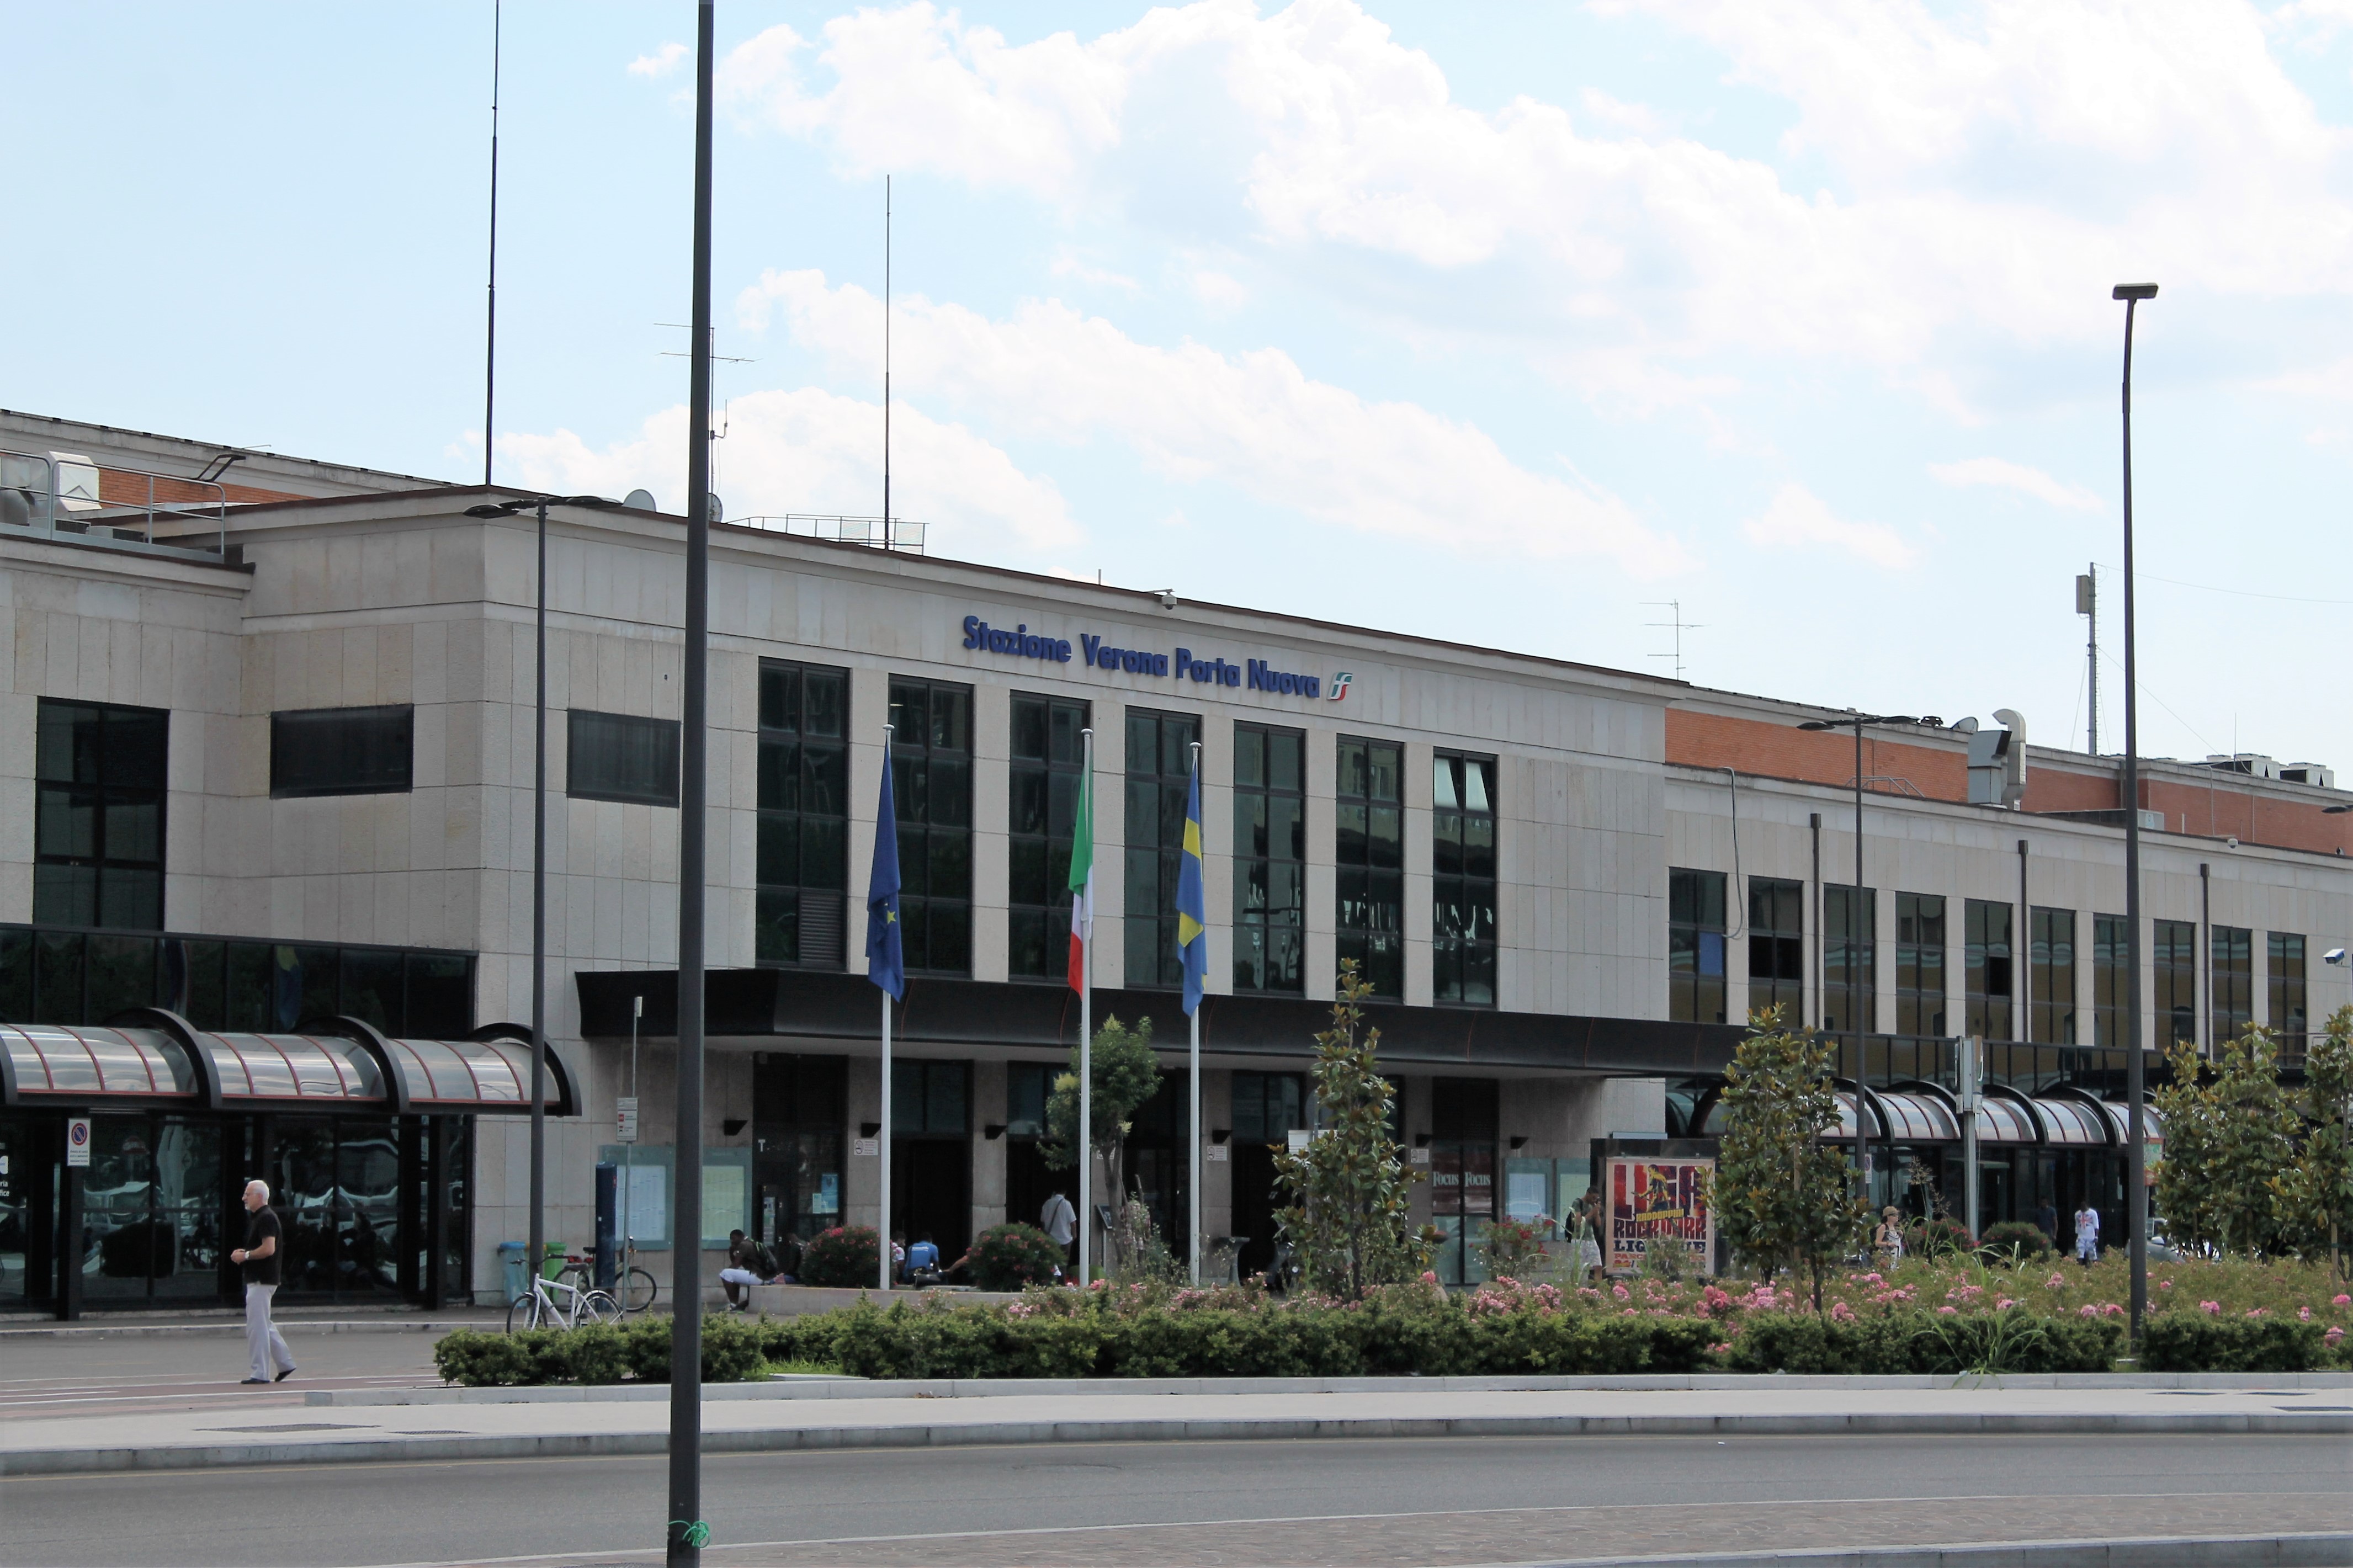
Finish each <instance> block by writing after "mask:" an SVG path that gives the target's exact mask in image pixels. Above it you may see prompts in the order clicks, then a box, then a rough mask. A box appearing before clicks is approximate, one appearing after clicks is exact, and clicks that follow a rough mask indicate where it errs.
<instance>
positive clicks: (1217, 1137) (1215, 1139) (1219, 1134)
mask: <svg viewBox="0 0 2353 1568" xmlns="http://www.w3.org/2000/svg"><path fill="white" fill-rule="evenodd" d="M1233 1135H1234V1130H1233V1129H1232V1128H1230V1127H1212V1128H1210V1129H1209V1142H1212V1143H1216V1144H1220V1145H1222V1144H1224V1143H1225V1142H1226V1141H1227V1140H1228V1139H1229V1138H1231V1137H1232V1136H1233Z"/></svg>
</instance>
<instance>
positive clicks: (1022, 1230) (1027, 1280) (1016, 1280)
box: [972, 1224, 1068, 1290]
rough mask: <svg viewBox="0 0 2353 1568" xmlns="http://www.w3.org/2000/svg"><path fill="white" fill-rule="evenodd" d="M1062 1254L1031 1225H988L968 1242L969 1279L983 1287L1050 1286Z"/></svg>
mask: <svg viewBox="0 0 2353 1568" xmlns="http://www.w3.org/2000/svg"><path fill="white" fill-rule="evenodd" d="M1066 1256H1068V1255H1067V1254H1066V1253H1064V1251H1063V1250H1062V1248H1061V1247H1059V1246H1057V1245H1056V1244H1055V1241H1054V1238H1053V1237H1050V1236H1048V1235H1047V1234H1046V1233H1045V1232H1044V1231H1042V1230H1039V1228H1038V1227H1037V1226H1034V1225H1018V1224H1016V1225H992V1226H989V1227H988V1228H987V1230H984V1231H982V1232H981V1233H980V1239H979V1240H977V1241H976V1242H974V1243H973V1244H972V1282H973V1283H974V1284H976V1285H977V1286H979V1287H980V1288H981V1289H984V1290H1019V1289H1023V1288H1025V1287H1027V1286H1030V1285H1050V1284H1051V1283H1053V1280H1054V1278H1055V1271H1056V1270H1057V1269H1059V1268H1060V1267H1061V1266H1062V1259H1063V1258H1065V1257H1066Z"/></svg>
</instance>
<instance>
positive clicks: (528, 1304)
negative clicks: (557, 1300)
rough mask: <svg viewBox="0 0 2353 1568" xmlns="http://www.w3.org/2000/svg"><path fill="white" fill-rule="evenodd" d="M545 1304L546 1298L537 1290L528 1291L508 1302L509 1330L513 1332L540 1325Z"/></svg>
mask: <svg viewBox="0 0 2353 1568" xmlns="http://www.w3.org/2000/svg"><path fill="white" fill-rule="evenodd" d="M544 1306H545V1299H544V1298H543V1297H542V1296H541V1295H540V1294H539V1292H538V1291H536V1290H533V1291H527V1292H525V1293H524V1294H522V1295H521V1296H517V1297H516V1298H515V1299H514V1300H512V1301H510V1302H508V1303H507V1332H509V1333H513V1332H514V1331H516V1330H517V1329H535V1328H537V1327H539V1325H540V1315H541V1313H542V1311H543V1310H544Z"/></svg>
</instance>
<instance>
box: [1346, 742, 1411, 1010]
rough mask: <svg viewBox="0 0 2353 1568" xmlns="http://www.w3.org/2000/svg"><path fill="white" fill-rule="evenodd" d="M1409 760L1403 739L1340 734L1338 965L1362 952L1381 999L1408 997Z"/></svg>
mask: <svg viewBox="0 0 2353 1568" xmlns="http://www.w3.org/2000/svg"><path fill="white" fill-rule="evenodd" d="M1383 756H1386V757H1387V758H1388V764H1387V765H1388V780H1389V784H1388V791H1387V793H1386V794H1384V793H1383V792H1382V785H1381V778H1382V772H1381V765H1382V764H1381V762H1380V760H1379V759H1380V758H1381V757H1383ZM1405 763H1406V748H1405V742H1402V741H1380V740H1374V739H1372V738H1371V737H1369V736H1361V735H1342V736H1339V737H1338V738H1337V744H1336V747H1335V752H1334V766H1333V795H1334V797H1335V799H1334V805H1335V810H1334V813H1333V816H1334V824H1335V826H1334V830H1333V835H1332V837H1333V856H1332V858H1333V867H1334V874H1333V879H1332V881H1333V889H1332V929H1333V937H1334V943H1333V945H1334V953H1333V973H1334V974H1335V976H1336V975H1337V973H1339V965H1340V964H1341V963H1344V962H1345V961H1346V960H1348V959H1351V958H1353V959H1355V960H1356V969H1357V973H1358V974H1359V975H1360V976H1361V977H1362V978H1363V979H1365V980H1366V981H1367V982H1369V983H1370V984H1371V985H1372V987H1373V992H1372V994H1373V999H1374V1000H1376V1001H1381V1002H1402V1001H1404V1000H1405ZM1352 771H1353V773H1354V774H1355V775H1356V776H1355V777H1353V778H1352V777H1351V776H1350V775H1351V773H1352ZM1352 785H1354V786H1355V787H1353V788H1352V787H1351V786H1352ZM1384 819H1386V820H1384ZM1384 827H1386V828H1387V829H1388V832H1387V834H1386V836H1385V835H1384V833H1383V831H1382V830H1383V828H1384ZM1384 837H1386V844H1385V843H1384Z"/></svg>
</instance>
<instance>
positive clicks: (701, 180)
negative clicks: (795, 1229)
mask: <svg viewBox="0 0 2353 1568" xmlns="http://www.w3.org/2000/svg"><path fill="white" fill-rule="evenodd" d="M711 6H712V0H702V4H701V5H698V6H697V7H696V16H695V50H696V53H695V67H694V77H695V80H694V280H693V288H694V314H693V318H692V327H691V331H692V334H693V344H692V347H691V350H690V353H691V354H692V356H693V357H692V359H691V361H690V362H689V363H690V366H691V368H690V370H689V373H688V374H689V378H690V380H691V383H692V384H691V386H690V387H689V388H688V391H687V410H688V412H687V428H686V647H685V648H684V652H683V663H684V668H683V669H682V670H681V677H680V686H681V691H680V704H679V712H680V717H679V731H680V734H679V742H680V745H679V780H678V806H679V810H678V1131H677V1134H676V1138H677V1142H676V1144H675V1146H674V1149H673V1153H674V1156H675V1165H676V1169H677V1180H676V1183H675V1186H676V1188H677V1203H676V1204H675V1205H673V1214H672V1217H671V1221H670V1226H671V1231H670V1239H671V1256H672V1258H673V1261H672V1263H671V1265H670V1270H671V1280H672V1284H671V1287H670V1289H671V1291H672V1294H673V1296H674V1297H675V1301H674V1305H673V1307H672V1312H673V1317H672V1320H671V1321H672V1329H671V1333H670V1518H669V1523H668V1524H667V1525H666V1526H665V1528H664V1530H663V1537H662V1538H663V1541H664V1543H665V1549H666V1550H665V1558H666V1561H667V1563H669V1568H695V1565H697V1564H699V1563H702V1543H703V1542H704V1541H706V1540H707V1539H709V1537H710V1534H711V1531H710V1529H709V1527H708V1526H706V1525H705V1524H704V1523H703V1522H702V1003H703V995H702V888H703V879H704V877H705V874H706V871H707V868H706V867H705V865H704V863H703V858H704V853H705V851H704V845H703V829H704V826H705V825H704V822H703V799H704V795H705V784H706V780H705V766H704V764H705V741H706V739H707V736H706V734H705V728H706V724H707V721H708V719H707V712H706V710H707V707H708V704H709V698H710V692H709V687H708V682H709V679H710V651H711V64H712V8H711Z"/></svg>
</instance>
